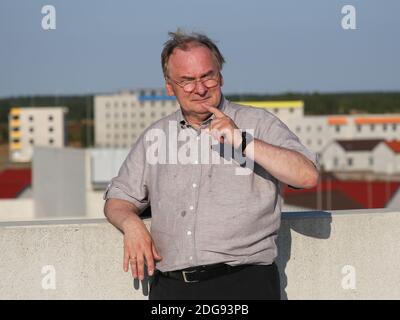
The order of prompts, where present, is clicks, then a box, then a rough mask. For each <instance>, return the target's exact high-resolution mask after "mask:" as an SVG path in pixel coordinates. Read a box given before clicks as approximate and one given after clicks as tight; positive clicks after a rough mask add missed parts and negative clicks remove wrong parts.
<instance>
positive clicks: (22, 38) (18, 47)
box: [0, 0, 400, 97]
mask: <svg viewBox="0 0 400 320" xmlns="http://www.w3.org/2000/svg"><path fill="white" fill-rule="evenodd" d="M47 4H50V5H53V6H54V7H55V8H56V30H51V31H44V30H43V29H42V28H41V20H42V17H43V14H42V13H41V8H42V7H43V6H44V5H47ZM346 4H351V5H353V6H354V7H355V8H356V19H357V20H356V23H357V30H344V29H342V27H341V19H342V17H343V15H342V13H341V8H342V7H343V6H344V5H346ZM399 12H400V1H398V0H385V1H378V0H361V1H360V0H350V1H335V0H304V1H299V0H297V1H296V0H274V1H267V0H260V1H256V0H247V1H232V0H230V1H229V0H203V1H190V0H186V1H184V0H169V1H161V0H160V1H155V0H147V1H142V0H140V1H138V0H130V1H128V0H115V1H111V0H109V1H104V0H102V1H100V0H85V1H78V0H63V1H61V0H47V1H38V0H29V1H27V0H1V2H0V41H1V42H0V44H1V48H0V97H8V96H16V95H31V94H81V93H102V92H113V91H116V90H121V89H134V88H141V87H162V86H163V80H162V72H161V67H160V61H159V59H160V52H161V49H162V45H163V43H164V42H165V41H166V40H167V32H168V31H170V30H175V29H176V28H177V27H183V28H185V29H186V30H188V31H192V30H193V31H202V32H205V33H207V34H208V35H209V36H210V37H211V38H213V39H215V40H217V41H218V44H219V46H220V49H221V51H222V53H223V54H224V56H225V58H226V60H227V63H226V65H225V67H224V70H223V74H224V78H225V86H224V92H225V93H246V92H248V93H281V92H287V91H295V92H314V91H320V92H335V91H371V90H373V91H377V90H385V91H386V90H387V91H391V90H399V89H400V61H399V57H400V41H399V35H400V19H399V18H398V14H399Z"/></svg>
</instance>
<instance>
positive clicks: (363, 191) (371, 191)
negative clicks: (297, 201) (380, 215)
mask: <svg viewBox="0 0 400 320" xmlns="http://www.w3.org/2000/svg"><path fill="white" fill-rule="evenodd" d="M399 186H400V183H399V182H386V181H371V182H368V181H340V180H331V181H328V180H324V181H322V182H321V185H320V186H319V188H317V187H315V188H312V189H292V188H288V187H286V188H285V189H284V197H285V199H286V198H287V199H288V200H289V199H290V197H294V196H295V197H299V196H300V195H304V196H306V197H309V196H310V194H313V195H314V196H315V199H316V197H317V193H318V190H320V191H321V193H325V194H327V193H333V192H334V193H342V194H344V195H346V197H347V198H349V200H351V201H352V202H353V203H357V204H358V205H359V208H360V209H368V208H385V207H386V204H387V203H388V202H389V200H390V199H391V198H392V197H393V196H394V194H395V193H396V191H397V190H398V188H399ZM289 202H290V201H289ZM314 202H315V204H314V205H316V201H314ZM333 205H334V204H333Z"/></svg>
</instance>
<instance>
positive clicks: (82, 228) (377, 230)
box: [0, 209, 400, 299]
mask: <svg viewBox="0 0 400 320" xmlns="http://www.w3.org/2000/svg"><path fill="white" fill-rule="evenodd" d="M146 224H147V225H148V226H149V225H150V220H146ZM399 230H400V211H399V210H397V211H396V210H385V209H383V210H378V209H374V210H353V211H343V212H342V211H332V212H305V213H285V214H284V215H283V220H282V227H281V231H280V237H279V250H280V254H279V256H278V259H277V263H278V266H279V268H280V272H281V286H282V297H283V298H288V299H400V268H399V267H398V266H399V265H400V232H399ZM122 249H123V243H122V234H121V233H120V232H119V231H118V230H116V229H115V228H114V227H112V226H111V225H110V224H109V223H108V222H107V221H106V220H105V219H90V220H45V221H33V222H2V223H0V252H1V253H2V254H1V260H0V275H1V277H0V299H147V294H148V282H147V281H144V282H143V283H140V284H139V282H138V281H136V282H134V281H133V279H132V277H131V275H130V273H124V272H123V271H122V256H123V251H122Z"/></svg>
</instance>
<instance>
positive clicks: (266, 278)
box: [149, 263, 280, 300]
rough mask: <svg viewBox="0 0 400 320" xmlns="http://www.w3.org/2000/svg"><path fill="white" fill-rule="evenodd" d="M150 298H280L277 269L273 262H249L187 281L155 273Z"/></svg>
mask: <svg viewBox="0 0 400 320" xmlns="http://www.w3.org/2000/svg"><path fill="white" fill-rule="evenodd" d="M149 299H150V300H238V299H239V300H279V299H280V282H279V272H278V268H277V267H276V265H275V263H273V264H272V265H268V266H259V265H248V266H246V267H245V268H243V269H240V270H239V271H236V272H233V273H229V274H225V275H222V276H218V277H216V278H212V279H208V280H205V281H201V282H193V283H186V282H184V281H180V280H175V279H171V278H167V277H165V276H163V275H160V273H159V272H156V274H155V276H154V279H153V281H152V283H151V285H150V295H149Z"/></svg>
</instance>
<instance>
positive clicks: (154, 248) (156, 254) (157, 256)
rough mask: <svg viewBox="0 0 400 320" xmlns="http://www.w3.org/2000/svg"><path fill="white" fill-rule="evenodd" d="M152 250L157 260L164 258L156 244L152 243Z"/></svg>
mask: <svg viewBox="0 0 400 320" xmlns="http://www.w3.org/2000/svg"><path fill="white" fill-rule="evenodd" d="M151 251H153V257H154V258H155V259H156V260H162V257H161V256H160V255H159V253H158V250H157V248H156V246H155V245H154V244H152V245H151Z"/></svg>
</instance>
